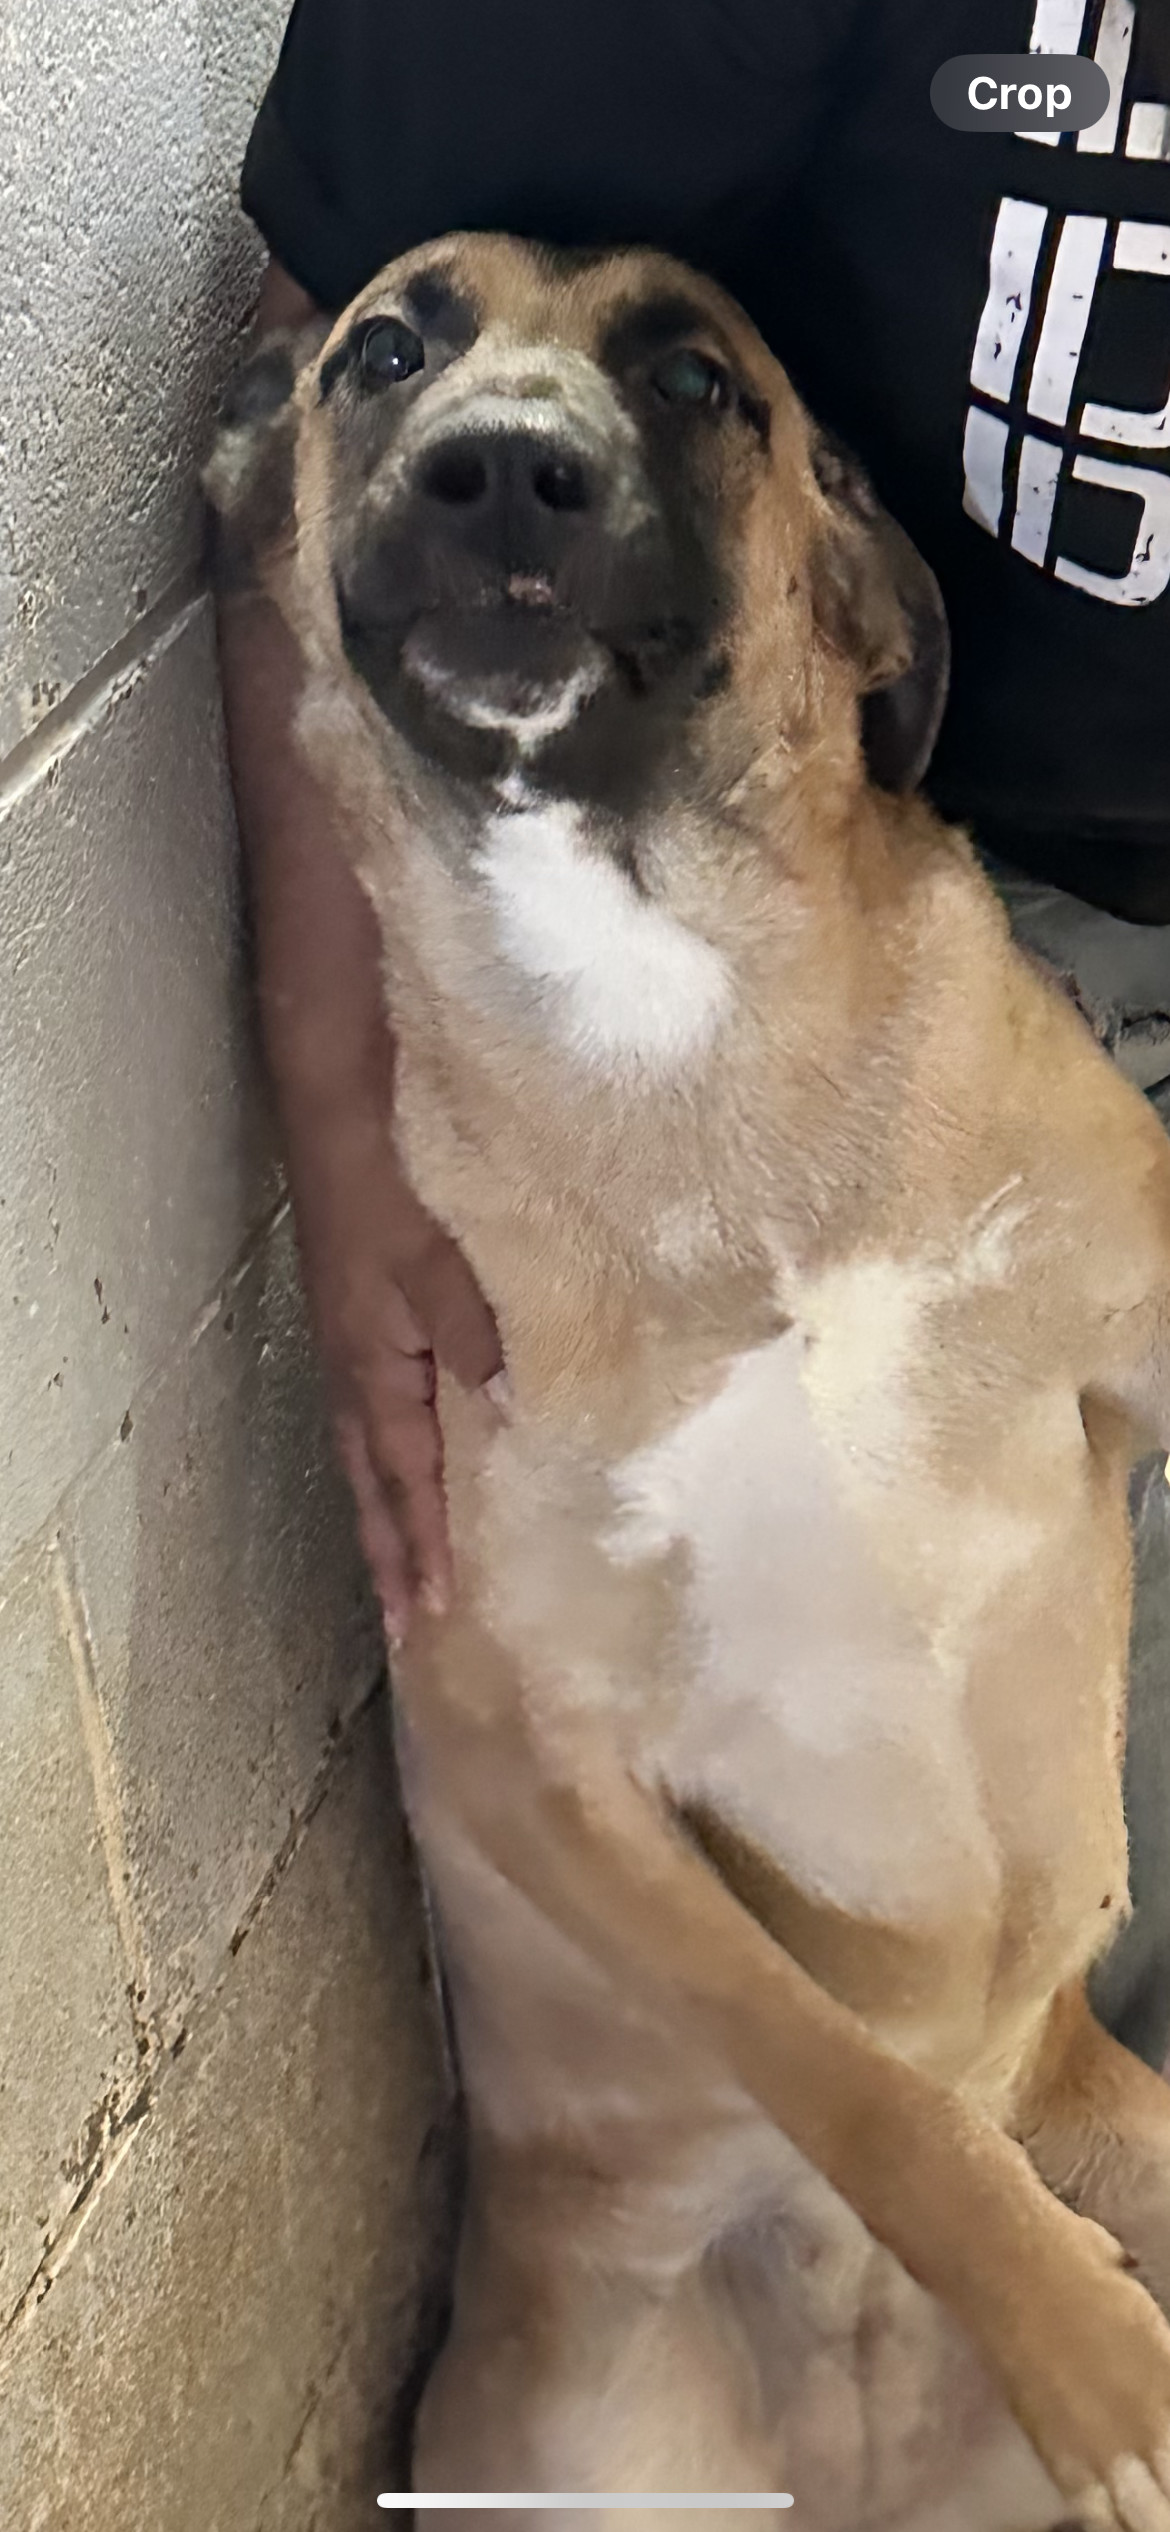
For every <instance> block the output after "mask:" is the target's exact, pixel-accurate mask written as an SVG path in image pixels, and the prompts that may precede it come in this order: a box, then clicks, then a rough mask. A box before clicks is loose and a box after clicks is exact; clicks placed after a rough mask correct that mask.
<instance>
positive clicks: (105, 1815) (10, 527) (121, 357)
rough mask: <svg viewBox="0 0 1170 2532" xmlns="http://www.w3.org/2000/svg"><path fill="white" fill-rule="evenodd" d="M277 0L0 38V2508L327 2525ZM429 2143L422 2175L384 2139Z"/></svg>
mask: <svg viewBox="0 0 1170 2532" xmlns="http://www.w3.org/2000/svg"><path fill="white" fill-rule="evenodd" d="M282 16H283V0H243V5H240V0H8V6H7V9H6V11H5V13H4V16H3V20H2V22H0V127H2V141H0V265H2V269H3V271H4V275H5V291H4V294H3V302H2V305H0V1472H2V1473H0V2520H2V2521H3V2522H4V2524H5V2525H6V2526H10V2527H11V2532H58V2527H60V2528H61V2532H64V2527H65V2526H66V2525H68V2526H69V2527H70V2532H115V2527H116V2526H117V2525H120V2524H122V2523H123V2522H136V2523H141V2524H143V2525H149V2526H150V2527H152V2532H154V2527H157V2532H350V2528H351V2526H352V2527H353V2532H356V2528H357V2526H358V2525H359V2524H360V2525H362V2526H365V2527H368V2526H369V2525H370V2524H371V2522H372V2520H373V2519H374V2518H373V2515H372V2499H373V2493H374V2491H375V2489H376V2486H377V2485H378V2483H379V2480H380V2479H381V2480H382V2484H385V2479H384V2474H385V2472H386V2470H387V2468H388V2464H387V2461H386V2449H387V2441H386V2440H387V2436H388V2432H389V2427H390V2421H391V2412H392V2406H393V2394H394V2390H395V2386H396V2383H397V2382H398V2380H399V2378H400V2376H401V2373H402V2370H403V2366H404V2363H405V2360H406V2357H407V2354H408V2352H409V2349H410V2345H411V2341H412V2337H413V2333H414V2329H415V2322H416V2313H417V2305H418V2298H419V2292H420V2284H421V2281H422V2279H423V2274H424V2269H425V2265H426V2254H427V2244H428V2238H429V2236H428V2223H429V2221H430V2218H431V2216H432V2214H433V2212H434V2210H433V2204H432V2202H433V2201H434V2200H435V2198H436V2197H437V2195H438V2191H439V2188H440V2186H441V2178H442V2173H441V2165H440V2163H439V2162H438V2161H437V2160H436V2157H435V2154H434V2152H433V2150H431V2149H432V2147H433V2140H434V2136H435V2134H436V2118H437V2114H438V2112H439V2109H440V2090H439V2086H438V2082H437V2077H436V2071H435V2058H436V2052H435V2047H434V2028H433V2016H432V2011H431V2003H430V1997H429V1989H428V1984H427V1974H426V1964H425V1958H424V1954H423V1947H422V1939H421V1929H420V1924H419V1917H418V1910H417V1904H416V1898H415V1893H414V1887H413V1882H412V1877H411V1871H410V1865H409V1859H408V1857H407V1855H406V1853H405V1850H404V1846H403V1841H402V1835H401V1830H400V1827H399V1825H398V1821H397V1814H396V1811H395V1808H394V1792H393V1768H392V1762H391V1757H390V1752H389V1748H388V1742H387V1722H386V1715H385V1710H384V1699H383V1698H382V1696H381V1695H380V1694H379V1693H378V1691H377V1679H378V1649H377V1643H376V1638H375V1634H374V1631H373V1629H372V1627H371V1624H370V1619H369V1612H368V1606H367V1603H366V1600H365V1597H364V1594H363V1592H362V1589H361V1584H360V1579H359V1575H358V1572H357V1567H356V1562H355V1557H354V1550H353V1545H352V1537H351V1531H350V1525H349V1520H348V1515H347V1509H346V1506H345V1503H344V1500H343V1498H342V1496H341V1493H340V1490H339V1487H338V1485H337V1483H336V1481H335V1479H334V1478H333V1476H332V1474H331V1472H330V1469H329V1465H328V1460H327V1456H326V1454H325V1452H324V1450H323V1447H322V1437H321V1425H320V1403H319V1398H318V1395H317V1390H316V1384H315V1381H314V1377H313V1371H312V1366H311V1362H310V1359H309V1355H308V1351H307V1347H306V1341H305V1334H304V1327H303V1318H302V1313H301V1309H300V1303H299V1296H298V1292H297V1283H296V1273H295V1264H294V1260H293V1256H292V1250H291V1243H290V1239H289V1232H288V1224H287V1219H286V1217H285V1214H284V1211H283V1207H282V1199H281V1188H280V1181H279V1173H278V1170H277V1168H276V1165H275V1162H274V1157H273V1151H272V1142H271V1133H270V1129H269V1125H268V1121H267V1116H266V1111H265V1105H264V1100H263V1096H262V1093H261V1091H260V1088H259V1086H258V1082H257V1076H256V1068H255V1057H254V1049H253V1044H252V1030H251V1021H250V1013H249V1005H248V994H247V989H246V981H245V978H244V974H243V968H242V959H241V945H240V927H239V906H238V884H237V856H236V846H235V837H234V832H233V826H232V818H231V810H230V802H229V797H228V791H227V785H226V779H225V774H224V768H223V756H222V743H221V732H220V722H219V712H218V703H217V697H216V687H215V669H214V648H213V640H212V626H211V619H210V609H209V606H208V602H207V599H206V597H205V596H204V595H203V594H202V593H201V591H200V588H199V584H198V578H197V557H198V543H199V539H198V522H197V512H196V505H195V502H194V500H193V497H192V482H193V468H194V460H195V457H196V455H197V454H198V452H199V450H200V449H201V447H202V445H203V444H204V442H205V438H206V431H207V422H208V415H209V412H210V410H211V409H212V406H213V404H214V400H215V397H216V394H217V391H218V386H219V382H220V378H221V376H222V373H223V369H224V367H225V365H226V364H227V362H229V361H230V358H231V351H232V341H233V337H234V335H235V333H236V332H237V330H238V327H239V323H240V321H241V317H242V314H243V312H244V310H245V308H246V306H247V304H248V301H249V298H250V294H251V291H252V287H253V284H254V278H255V270H256V247H255V242H254V241H253V240H252V239H251V238H250V237H249V235H248V234H247V232H246V230H245V227H244V224H243V223H242V221H241V219H240V218H239V215H238V213H237V211H236V209H235V203H234V182H235V173H236V169H237V166H238V163H239V159H240V156H241V153H242V149H243V144H244V140H245V137H246V133H247V128H248V122H249V117H250V113H251V111H252V108H253V106H254V103H255V100H256V98H257V96H258V94H259V91H260V88H261V86H262V83H263V80H264V77H265V74H266V71H267V68H268V66H269V63H270V61H271V59H272V57H273V54H274V50H275V45H276V42H277V40H278V37H279V31H280V23H281V19H282ZM428 2141H429V2142H428Z"/></svg>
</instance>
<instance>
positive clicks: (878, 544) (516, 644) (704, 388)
mask: <svg viewBox="0 0 1170 2532" xmlns="http://www.w3.org/2000/svg"><path fill="white" fill-rule="evenodd" d="M308 349H309V351H310V353H311V355H312V356H311V357H309V358H307V359H306V360H305V361H304V362H303V365H302V367H301V370H300V373H299V375H298V376H295V375H294V372H295V359H294V351H293V347H291V346H280V345H276V346H273V345H270V346H269V347H268V348H267V349H265V350H264V351H262V352H261V353H260V354H259V355H258V356H257V358H256V361H255V363H254V365H253V367H252V368H251V369H250V370H249V371H247V372H245V374H244V376H243V378H242V380H241V381H240V382H239V385H238V388H237V392H236V398H235V404H234V407H233V410H232V412H231V413H230V414H229V417H228V426H227V430H226V433H225V436H224V439H223V441H222V442H221V447H220V450H219V452H218V453H217V457H216V459H215V460H214V461H213V466H212V469H211V470H210V488H211V493H212V498H213V501H216V502H217V503H218V504H219V506H220V507H221V508H222V509H224V510H225V511H226V512H227V513H228V514H229V516H231V515H234V518H235V521H236V533H237V539H238V537H239V536H240V535H243V536H244V537H245V538H246V537H247V535H248V534H249V533H250V534H251V535H252V536H253V538H254V539H255V540H257V541H259V542H263V540H264V539H265V538H266V537H268V538H271V537H272V535H273V533H274V526H273V523H274V521H275V519H276V518H277V517H278V516H279V515H281V514H282V513H287V514H288V515H291V513H292V509H293V506H294V478H295V511H296V518H297V555H296V572H297V577H298V581H299V587H300V599H301V604H302V612H306V613H307V614H308V615H309V616H310V617H311V619H312V621H313V622H314V623H315V624H316V625H317V626H318V627H321V626H324V625H325V624H326V623H328V625H329V627H330V628H331V636H332V638H333V640H334V642H335V646H336V652H337V657H338V661H339V664H340V661H341V660H342V659H343V660H344V662H345V663H347V664H348V669H349V671H350V672H352V673H353V674H354V675H355V676H356V677H357V678H358V679H359V680H360V681H361V683H362V685H363V686H364V688H365V689H366V690H367V691H368V694H369V695H370V696H372V698H373V700H374V702H375V704H376V705H377V707H378V709H379V711H380V712H381V713H382V714H383V715H384V716H385V718H386V719H387V720H388V721H389V722H390V723H391V724H392V725H393V727H394V728H395V730H396V731H397V732H398V733H399V735H400V736H401V737H402V738H404V739H405V740H406V741H407V742H408V744H409V745H410V747H411V748H412V749H413V750H414V751H415V752H416V753H417V754H418V755H420V756H422V757H424V758H426V759H427V760H429V761H430V763H431V764H433V765H437V766H438V767H440V768H442V769H443V770H444V771H446V772H447V773H449V774H451V775H452V776H455V777H457V778H459V779H461V780H463V781H468V782H471V783H473V784H479V783H482V784H484V785H487V786H495V787H496V788H497V789H498V787H499V786H500V784H501V783H506V782H507V780H508V778H509V777H510V776H514V775H519V776H520V777H521V778H522V780H523V783H524V785H525V787H526V789H527V790H528V791H530V792H533V793H535V794H537V795H539V794H540V793H541V792H542V791H545V792H550V793H552V794H554V795H560V796H566V795H568V796H572V797H577V798H581V799H583V800H594V801H596V802H597V803H598V804H599V805H601V806H612V807H615V808H616V807H620V806H621V805H623V803H624V802H627V801H630V800H633V799H635V798H637V797H638V796H639V795H645V793H646V792H647V791H650V792H652V791H653V789H654V787H655V784H656V783H658V782H660V781H661V780H662V779H663V778H664V776H665V775H666V774H667V773H669V771H670V769H671V768H672V767H673V768H677V767H678V765H679V764H680V763H681V762H683V761H684V760H685V759H686V758H687V757H688V755H689V752H690V748H689V743H690V741H691V740H692V739H693V737H694V735H695V733H696V730H698V729H701V727H702V726H703V721H704V716H705V715H706V716H713V715H716V714H718V713H720V712H722V713H723V715H724V724H725V725H726V717H727V714H728V713H729V712H730V713H731V714H732V715H733V716H738V718H739V721H740V723H741V724H742V723H744V722H746V724H747V725H748V727H749V729H750V730H751V731H753V732H754V733H755V734H756V735H757V737H764V736H768V737H769V738H774V739H776V740H778V741H781V742H784V741H785V740H789V741H791V740H792V739H793V737H794V734H795V735H797V736H798V737H799V741H800V744H801V745H802V746H803V747H808V746H813V747H815V746H816V745H818V744H822V743H823V742H824V736H825V732H826V730H828V729H829V728H830V727H831V728H832V730H833V732H834V734H836V732H837V731H838V730H839V728H840V725H841V722H842V719H844V720H845V721H846V722H847V723H848V724H849V725H850V728H851V729H853V730H856V731H858V732H859V733H860V736H861V739H862V742H863V745H864V748H865V753H866V756H867V758H868V761H869V767H870V771H871V772H872V773H873V775H874V776H875V778H876V779H877V780H878V781H879V782H882V783H884V784H885V785H886V786H887V787H890V788H904V787H908V786H910V785H912V784H913V783H914V782H916V781H917V779H918V777H919V775H920V773H921V771H922V769H923V766H924V764H925V761H926V758H927V756H928V754H929V751H930V747H931V744H932V743H933V738H934V735H935V731H936V729H937V725H938V719H939V715H940V711H941V706H942V699H943V693H944V689H945V670H946V641H945V625H944V622H943V616H942V609H941V605H940V603H939V599H938V593H937V590H936V588H935V585H934V582H933V580H932V578H931V576H930V574H929V573H928V572H927V570H926V568H925V566H924V565H923V564H922V562H921V561H920V559H919V557H918V556H917V555H916V554H915V552H914V550H913V548H912V547H911V546H910V545H909V543H908V541H907V540H906V539H905V538H904V537H902V536H901V535H900V532H899V531H898V530H897V529H895V528H894V526H893V524H892V522H891V521H890V520H889V519H888V518H887V517H886V516H885V514H884V513H883V512H882V511H881V510H880V508H879V507H878V505H877V503H876V502H875V501H874V499H873V497H872V495H871V494H870V492H869V490H868V487H867V485H866V484H865V481H864V479H863V477H862V476H861V475H860V473H859V470H858V469H856V468H855V467H854V466H853V465H852V464H851V462H850V461H849V460H848V459H847V458H846V457H845V456H844V455H843V454H842V453H841V452H840V451H838V450H837V449H836V448H835V447H833V446H831V445H830V444H829V443H828V442H827V441H826V440H825V439H824V437H823V436H822V435H821V434H819V433H818V432H817V431H816V429H815V427H814V426H813V425H812V424H810V422H809V420H808V418H807V416H806V415H805V413H804V411H803V408H802V407H801V405H800V404H799V402H798V400H797V398H796V396H795V394H794V393H793V390H792V388H791V387H790V386H789V384H788V381H787V379H786V378H785V376H784V373H783V371H782V370H781V368H780V367H779V365H778V363H777V362H776V361H775V360H774V359H773V358H772V356H771V355H770V353H769V352H768V351H767V349H766V347H765V346H764V344H763V343H762V341H761V340H760V338H759V336H758V335H757V334H756V332H755V331H754V329H753V328H752V326H751V325H750V324H749V323H748V321H747V319H746V318H745V317H744V316H743V314H742V313H741V311H740V310H739V309H738V308H737V307H736V306H735V305H734V304H733V303H732V302H731V301H730V300H729V299H727V298H726V297H725V295H724V294H723V293H722V292H721V291H719V290H718V289H716V287H715V286H714V285H713V284H712V283H710V282H707V281H704V280H701V279H699V278H698V277H697V276H695V275H693V274H691V273H689V272H688V271H686V270H685V269H684V268H683V267H682V266H680V265H677V264H675V263H673V262H671V261H670V260H668V259H667V258H665V257H662V256H659V255H655V254H649V253H640V252H630V253H625V254H604V255H602V254H598V255H594V256H589V255H582V256H567V255H556V254H551V253H546V252H543V251H541V250H538V249H536V248H532V247H527V246H523V245H521V244H518V243H516V242H515V241H512V240H509V239H506V238H499V237H456V238H448V239H445V240H443V241H442V242H440V243H439V244H438V245H435V246H431V247H427V248H424V249H419V250H418V251H416V252H415V253H413V254H410V255H407V256H404V257H403V258H402V259H401V260H400V261H399V262H398V263H396V264H393V265H391V266H390V267H389V268H388V269H387V270H386V271H385V272H383V273H382V274H380V275H379V277H378V278H377V280H376V281H374V282H372V283H371V284H370V286H369V288H368V289H366V290H365V291H363V292H362V294H361V296H360V298H359V299H358V300H357V301H356V302H355V303H354V305H353V306H352V307H351V308H350V309H348V310H347V312H346V313H345V315H344V316H343V317H341V318H340V319H339V320H338V322H337V324H336V325H335V326H334V327H333V329H332V332H331V333H330V335H329V336H328V339H327V340H326V341H325V342H324V344H323V346H321V347H320V348H318V347H317V346H316V345H313V344H310V345H309V346H308Z"/></svg>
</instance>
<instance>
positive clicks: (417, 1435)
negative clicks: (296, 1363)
mask: <svg viewBox="0 0 1170 2532" xmlns="http://www.w3.org/2000/svg"><path fill="white" fill-rule="evenodd" d="M434 1385H435V1367H434V1362H433V1359H432V1358H431V1357H430V1356H429V1355H414V1356H408V1357H403V1356H397V1357H393V1356H387V1355H381V1356H379V1360H378V1364H377V1366H376V1368H371V1369H370V1370H369V1371H368V1373H367V1377H366V1380H365V1382H364V1384H363V1389H362V1398H361V1406H362V1414H363V1425H364V1432H365V1440H366V1445H367V1449H368V1451H369V1456H370V1459H371V1462H372V1465H373V1470H374V1474H375V1476H376V1478H377V1479H378V1481H379V1483H380V1485H381V1487H382V1489H383V1493H384V1495H385V1498H386V1502H387V1506H388V1509H389V1511H390V1512H391V1514H392V1516H393V1518H394V1520H395V1521H396V1522H397V1525H398V1528H399V1531H400V1533H401V1534H402V1535H403V1536H404V1537H405V1540H406V1545H407V1550H408V1569H409V1572H410V1578H411V1581H412V1583H413V1584H414V1585H415V1586H416V1588H417V1590H418V1593H419V1596H420V1597H421V1599H422V1600H423V1601H424V1603H425V1605H426V1606H427V1608H428V1609H430V1610H431V1612H432V1613H433V1614H434V1615H435V1616H438V1615H441V1613H442V1611H443V1610H444V1609H446V1608H447V1606H448V1605H449V1602H450V1597H451V1588H452V1581H453V1574H452V1565H451V1550H450V1545H449V1541H448V1536H447V1499H446V1495H445V1492H444V1488H443V1437H442V1434H441V1432H440V1429H439V1419H438V1416H437V1415H436V1413H435V1406H434Z"/></svg>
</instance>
